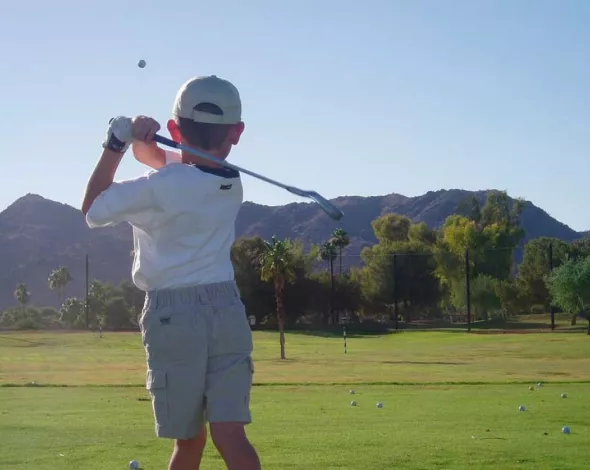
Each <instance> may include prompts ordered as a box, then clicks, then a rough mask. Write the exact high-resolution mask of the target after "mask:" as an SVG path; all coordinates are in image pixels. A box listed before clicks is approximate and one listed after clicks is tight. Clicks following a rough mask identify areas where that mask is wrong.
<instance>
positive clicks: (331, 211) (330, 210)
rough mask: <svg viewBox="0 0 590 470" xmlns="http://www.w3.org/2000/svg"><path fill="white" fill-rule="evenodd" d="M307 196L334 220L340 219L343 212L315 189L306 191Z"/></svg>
mask: <svg viewBox="0 0 590 470" xmlns="http://www.w3.org/2000/svg"><path fill="white" fill-rule="evenodd" d="M307 197H309V198H310V199H313V200H314V201H315V202H316V203H317V204H318V205H319V206H320V207H321V208H322V210H323V211H324V212H325V213H326V214H328V215H329V216H330V217H331V218H332V219H334V220H340V219H341V218H342V216H343V215H344V212H342V211H341V210H340V209H338V208H337V207H336V206H335V205H334V204H332V203H331V202H330V201H328V200H327V199H326V198H324V197H323V196H321V195H320V194H318V193H316V192H315V191H307Z"/></svg>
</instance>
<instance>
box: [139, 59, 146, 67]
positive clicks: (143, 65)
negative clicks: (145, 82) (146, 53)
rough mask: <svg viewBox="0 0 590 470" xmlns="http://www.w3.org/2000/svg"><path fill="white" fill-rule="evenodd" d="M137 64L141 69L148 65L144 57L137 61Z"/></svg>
mask: <svg viewBox="0 0 590 470" xmlns="http://www.w3.org/2000/svg"><path fill="white" fill-rule="evenodd" d="M137 66H138V67H139V68H140V69H142V68H144V67H145V66H146V63H145V60H143V59H142V60H140V61H139V62H138V63H137Z"/></svg>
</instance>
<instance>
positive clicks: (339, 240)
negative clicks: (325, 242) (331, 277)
mask: <svg viewBox="0 0 590 470" xmlns="http://www.w3.org/2000/svg"><path fill="white" fill-rule="evenodd" d="M330 240H331V242H332V245H334V246H335V247H336V249H337V250H338V261H339V263H340V269H339V274H340V276H342V250H344V248H346V247H347V246H348V245H350V237H349V236H348V233H346V231H345V230H344V229H341V228H337V229H336V230H334V232H333V233H332V238H331V239H330Z"/></svg>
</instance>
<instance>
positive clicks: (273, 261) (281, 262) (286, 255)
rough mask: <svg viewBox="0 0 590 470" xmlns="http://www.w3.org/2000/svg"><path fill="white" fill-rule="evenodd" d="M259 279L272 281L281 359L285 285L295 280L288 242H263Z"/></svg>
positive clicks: (282, 355)
mask: <svg viewBox="0 0 590 470" xmlns="http://www.w3.org/2000/svg"><path fill="white" fill-rule="evenodd" d="M260 278H261V279H262V280H263V281H272V283H273V285H274V291H275V300H276V304H277V323H278V326H279V341H280V343H281V359H286V357H285V285H286V284H287V283H289V282H292V281H293V280H294V279H295V259H294V256H293V251H292V245H291V242H290V241H289V240H277V239H276V238H275V237H274V236H273V237H272V238H271V240H270V241H266V240H265V241H264V251H263V252H262V254H261V256H260Z"/></svg>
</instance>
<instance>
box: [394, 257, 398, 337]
mask: <svg viewBox="0 0 590 470" xmlns="http://www.w3.org/2000/svg"><path fill="white" fill-rule="evenodd" d="M397 294H398V291H397V254H396V253H394V254H393V315H394V317H395V330H396V331H397V330H398V326H399V325H398V322H399V311H398V302H397Z"/></svg>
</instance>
